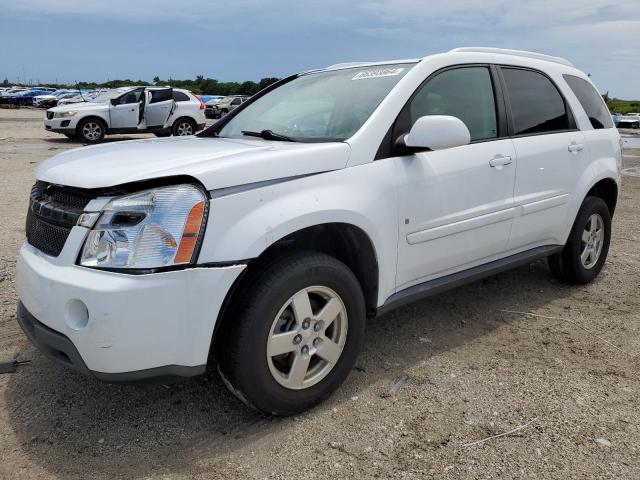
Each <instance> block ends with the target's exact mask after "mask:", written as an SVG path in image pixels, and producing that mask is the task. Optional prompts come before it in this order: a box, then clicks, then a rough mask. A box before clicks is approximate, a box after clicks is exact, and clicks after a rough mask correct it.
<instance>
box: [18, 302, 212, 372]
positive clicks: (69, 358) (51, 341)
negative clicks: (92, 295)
mask: <svg viewBox="0 0 640 480" xmlns="http://www.w3.org/2000/svg"><path fill="white" fill-rule="evenodd" d="M17 317H18V323H19V324H20V327H21V328H22V330H23V331H24V333H25V335H26V336H27V338H29V340H30V341H31V343H33V344H34V345H35V346H36V347H37V348H38V350H40V351H41V352H42V353H44V354H45V355H46V356H48V357H49V358H51V359H53V360H55V361H56V362H58V363H61V364H62V365H65V366H67V367H69V368H71V369H73V370H75V371H77V372H79V373H82V374H84V375H89V376H93V377H95V378H97V379H98V380H102V381H103V382H109V383H129V382H143V381H154V382H157V381H160V382H166V381H171V380H176V379H178V378H183V377H193V376H196V375H202V374H203V373H205V371H206V365H196V366H193V367H190V366H185V365H165V366H162V367H156V368H148V369H145V370H135V371H132V372H122V373H104V372H96V371H93V370H89V368H88V367H87V365H86V364H85V363H84V360H82V357H81V356H80V353H79V352H78V349H77V348H76V346H75V345H74V344H73V342H72V341H71V340H69V338H67V337H66V336H65V335H63V334H62V333H60V332H57V331H55V330H53V329H52V328H49V327H47V326H46V325H44V324H43V323H41V322H40V321H38V319H36V318H35V317H34V316H33V315H32V314H31V313H30V312H29V311H28V310H27V309H26V308H25V306H24V305H23V304H22V302H18V312H17Z"/></svg>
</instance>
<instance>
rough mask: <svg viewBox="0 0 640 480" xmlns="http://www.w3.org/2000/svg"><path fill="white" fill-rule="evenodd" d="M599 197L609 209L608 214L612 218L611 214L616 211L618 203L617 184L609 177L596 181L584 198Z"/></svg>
mask: <svg viewBox="0 0 640 480" xmlns="http://www.w3.org/2000/svg"><path fill="white" fill-rule="evenodd" d="M590 196H592V197H599V198H601V199H602V200H604V203H606V204H607V207H609V213H611V217H613V213H614V211H615V209H616V204H617V202H618V184H617V182H616V181H615V180H614V179H613V178H611V177H605V178H603V179H601V180H598V181H597V182H596V183H595V184H594V185H593V186H592V187H591V188H590V189H589V191H588V192H587V194H586V195H585V198H586V197H590Z"/></svg>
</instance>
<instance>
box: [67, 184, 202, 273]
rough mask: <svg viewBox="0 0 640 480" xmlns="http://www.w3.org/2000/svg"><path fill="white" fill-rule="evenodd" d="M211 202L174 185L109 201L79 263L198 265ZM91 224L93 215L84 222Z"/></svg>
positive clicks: (189, 188) (198, 192)
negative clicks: (199, 249) (198, 251)
mask: <svg viewBox="0 0 640 480" xmlns="http://www.w3.org/2000/svg"><path fill="white" fill-rule="evenodd" d="M207 210H208V206H207V197H206V196H205V194H204V192H203V191H202V190H201V189H199V188H198V187H196V186H194V185H174V186H169V187H159V188H154V189H151V190H145V191H142V192H138V193H134V194H130V195H125V196H122V197H118V198H115V199H113V200H111V201H110V202H109V203H108V204H107V205H106V206H105V207H104V208H103V209H102V212H101V214H100V217H99V218H98V220H97V222H96V223H95V225H93V228H92V229H91V231H90V232H89V235H88V236H87V239H86V241H85V244H84V247H83V249H82V254H81V256H80V264H81V265H83V266H86V267H99V268H160V267H168V266H172V265H182V264H188V263H191V262H192V261H194V260H195V255H196V253H197V252H196V247H197V246H198V244H199V242H200V239H201V238H202V235H203V231H204V225H205V224H206V219H207ZM87 219H88V220H89V221H91V217H90V214H87V216H84V217H81V218H80V220H79V222H78V223H79V224H82V222H83V221H85V222H86V221H87Z"/></svg>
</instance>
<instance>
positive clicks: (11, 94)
mask: <svg viewBox="0 0 640 480" xmlns="http://www.w3.org/2000/svg"><path fill="white" fill-rule="evenodd" d="M54 90H55V89H53V88H48V87H33V88H24V87H15V88H7V89H4V90H3V91H2V92H0V95H1V96H0V103H3V104H13V105H32V104H33V97H35V96H36V95H46V94H50V93H51V92H53V91H54Z"/></svg>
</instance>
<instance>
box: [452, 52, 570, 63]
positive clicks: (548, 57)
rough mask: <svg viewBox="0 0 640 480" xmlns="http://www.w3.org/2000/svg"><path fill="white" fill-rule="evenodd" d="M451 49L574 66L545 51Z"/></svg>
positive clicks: (564, 59)
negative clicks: (546, 53)
mask: <svg viewBox="0 0 640 480" xmlns="http://www.w3.org/2000/svg"><path fill="white" fill-rule="evenodd" d="M449 51H450V52H476V53H497V54H500V55H513V56H515V57H526V58H535V59H537V60H545V61H547V62H553V63H560V64H562V65H567V66H569V67H573V66H574V65H573V63H571V62H570V61H569V60H567V59H566V58H562V57H554V56H551V55H545V54H544V53H536V52H527V51H525V50H510V49H507V48H491V47H462V48H454V49H453V50H449Z"/></svg>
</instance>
